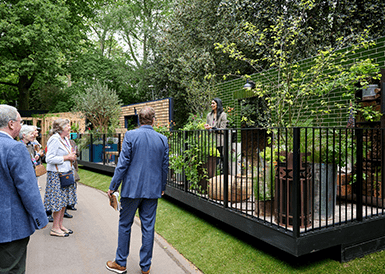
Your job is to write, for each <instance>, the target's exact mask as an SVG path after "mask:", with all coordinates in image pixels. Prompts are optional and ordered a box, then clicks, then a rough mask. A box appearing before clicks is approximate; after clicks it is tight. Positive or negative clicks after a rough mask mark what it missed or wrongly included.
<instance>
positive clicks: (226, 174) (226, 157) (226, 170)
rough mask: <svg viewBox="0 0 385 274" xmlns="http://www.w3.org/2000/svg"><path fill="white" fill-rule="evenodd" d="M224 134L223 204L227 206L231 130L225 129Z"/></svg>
mask: <svg viewBox="0 0 385 274" xmlns="http://www.w3.org/2000/svg"><path fill="white" fill-rule="evenodd" d="M223 134H224V144H223V178H224V179H223V200H224V201H223V205H224V207H225V208H227V207H228V203H229V130H228V129H226V130H224V131H223Z"/></svg>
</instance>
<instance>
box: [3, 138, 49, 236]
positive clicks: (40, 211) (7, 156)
mask: <svg viewBox="0 0 385 274" xmlns="http://www.w3.org/2000/svg"><path fill="white" fill-rule="evenodd" d="M47 224H48V219H47V215H46V213H45V210H44V206H43V202H42V200H41V196H40V191H39V188H38V185H37V181H36V175H35V170H34V169H33V166H32V162H31V156H30V155H29V153H28V151H27V148H26V147H25V145H24V144H22V143H20V142H17V141H15V140H13V139H12V138H11V137H10V136H8V135H7V134H5V133H3V132H1V131H0V243H7V242H12V241H15V240H19V239H23V238H26V237H28V236H30V235H31V234H32V233H34V232H35V230H36V229H40V228H43V227H45V226H46V225H47Z"/></svg>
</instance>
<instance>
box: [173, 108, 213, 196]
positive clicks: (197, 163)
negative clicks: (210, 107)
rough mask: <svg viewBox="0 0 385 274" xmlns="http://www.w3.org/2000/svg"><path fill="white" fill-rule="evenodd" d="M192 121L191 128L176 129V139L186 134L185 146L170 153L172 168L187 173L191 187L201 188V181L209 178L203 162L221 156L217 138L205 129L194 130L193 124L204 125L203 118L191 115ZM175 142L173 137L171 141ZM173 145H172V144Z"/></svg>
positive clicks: (178, 140) (188, 125)
mask: <svg viewBox="0 0 385 274" xmlns="http://www.w3.org/2000/svg"><path fill="white" fill-rule="evenodd" d="M190 118H191V121H190V123H189V124H187V125H186V126H187V127H188V128H190V129H189V130H187V129H185V130H186V131H175V132H173V136H174V134H175V138H176V139H175V140H177V142H180V141H181V139H180V138H177V137H178V136H179V137H181V134H185V137H186V138H185V139H184V142H185V147H183V148H181V149H180V151H172V152H171V153H170V169H173V170H174V171H175V172H176V173H179V174H183V173H184V174H185V175H186V179H187V180H188V182H189V183H190V188H191V189H199V190H201V189H200V186H199V182H200V181H201V180H203V179H206V178H207V170H206V169H205V168H203V164H204V163H206V162H207V159H208V157H209V156H212V157H219V156H220V154H219V151H218V150H217V148H216V144H215V140H214V139H215V138H212V136H211V135H210V134H209V132H208V131H207V130H205V129H203V130H196V128H195V130H194V128H193V126H197V127H202V126H203V127H204V124H203V125H202V122H203V120H202V119H199V118H197V116H195V115H191V116H190ZM172 142H174V140H173V138H171V139H170V143H172ZM171 147H172V146H171Z"/></svg>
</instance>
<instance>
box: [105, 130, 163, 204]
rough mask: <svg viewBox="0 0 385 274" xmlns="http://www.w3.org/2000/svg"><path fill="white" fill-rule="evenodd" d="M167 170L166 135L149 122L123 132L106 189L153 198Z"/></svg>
mask: <svg viewBox="0 0 385 274" xmlns="http://www.w3.org/2000/svg"><path fill="white" fill-rule="evenodd" d="M167 173H168V143H167V138H166V137H165V136H164V135H162V134H159V133H157V132H156V131H155V130H154V129H153V128H152V127H151V126H149V125H143V126H141V127H140V128H138V129H135V130H131V131H128V132H126V134H125V136H124V141H123V146H122V151H121V153H120V155H119V160H118V165H117V166H116V169H115V173H114V176H113V177H112V180H111V184H110V189H111V190H117V189H118V188H119V185H120V183H121V181H123V183H122V189H121V194H120V195H121V197H123V198H132V199H135V198H147V199H157V198H160V197H161V196H162V191H164V190H165V189H166V183H167Z"/></svg>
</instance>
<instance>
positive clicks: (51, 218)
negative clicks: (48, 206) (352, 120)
mask: <svg viewBox="0 0 385 274" xmlns="http://www.w3.org/2000/svg"><path fill="white" fill-rule="evenodd" d="M47 218H48V222H50V223H53V217H52V215H48V216H47Z"/></svg>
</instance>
